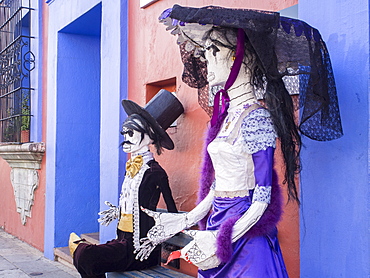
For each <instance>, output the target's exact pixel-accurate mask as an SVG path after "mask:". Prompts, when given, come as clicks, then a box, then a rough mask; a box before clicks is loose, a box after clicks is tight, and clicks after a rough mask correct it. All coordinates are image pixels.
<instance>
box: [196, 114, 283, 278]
mask: <svg viewBox="0 0 370 278" xmlns="http://www.w3.org/2000/svg"><path fill="white" fill-rule="evenodd" d="M241 117H242V119H240V118H241ZM230 119H231V120H230ZM225 127H226V128H225ZM229 127H230V130H227V129H228V128H229ZM235 130H237V132H235ZM275 139H276V135H275V132H274V128H273V125H272V122H271V119H270V115H269V113H268V111H267V110H265V109H257V110H254V111H252V112H251V113H249V114H248V115H247V116H245V114H243V108H240V107H239V108H235V109H234V111H233V110H231V111H229V115H228V118H226V119H225V121H224V124H223V126H222V127H221V130H220V132H219V133H218V135H217V137H216V138H215V140H214V141H213V142H211V143H210V144H209V146H208V152H209V154H210V157H211V159H212V163H213V167H214V169H215V183H214V186H213V188H212V189H213V190H215V192H221V193H222V194H225V195H226V197H225V196H223V195H222V194H221V196H222V197H215V198H214V201H213V208H212V213H211V215H210V216H209V218H208V221H207V227H206V228H207V230H220V229H221V226H222V224H223V223H225V222H227V221H229V220H230V219H235V220H234V221H236V219H238V218H239V217H241V216H242V215H243V214H244V213H245V212H246V211H247V210H248V209H249V208H250V206H251V205H252V203H253V202H254V201H259V202H260V203H264V202H265V203H266V204H268V203H270V199H271V187H272V183H273V182H272V175H273V154H274V148H275ZM257 188H259V189H257ZM230 192H231V193H230ZM235 192H238V193H237V194H235ZM227 194H231V195H230V196H227ZM216 196H220V194H217V195H216ZM269 209H271V208H269ZM266 211H267V210H266ZM266 211H265V213H266ZM262 217H263V216H262ZM261 221H263V220H262V218H261V219H260V220H259V222H261ZM259 222H257V224H261V223H259ZM257 224H255V226H257ZM252 229H253V228H252ZM220 234H221V233H220ZM218 248H222V246H220V243H218ZM198 277H204V278H205V277H220V278H221V277H222V278H225V277H253V278H264V277H266V278H274V277H276V278H278V277H279V278H281V277H288V274H287V271H286V268H285V264H284V260H283V257H282V253H281V250H280V246H279V242H278V239H277V229H276V228H275V227H274V226H273V228H272V229H270V230H269V231H268V232H264V233H263V234H261V233H260V234H258V233H253V232H252V231H248V232H247V233H245V234H244V235H243V236H242V237H241V238H240V239H239V240H237V241H236V242H234V243H232V254H231V257H230V258H229V259H228V260H227V262H226V263H222V264H221V265H219V266H218V267H216V268H212V269H208V270H199V274H198Z"/></svg>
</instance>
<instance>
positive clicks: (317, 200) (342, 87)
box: [299, 0, 370, 278]
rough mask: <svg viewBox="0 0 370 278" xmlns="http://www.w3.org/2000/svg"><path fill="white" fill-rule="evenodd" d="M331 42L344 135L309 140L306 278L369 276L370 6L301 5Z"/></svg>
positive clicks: (309, 0) (303, 1) (311, 1)
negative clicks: (326, 139)
mask: <svg viewBox="0 0 370 278" xmlns="http://www.w3.org/2000/svg"><path fill="white" fill-rule="evenodd" d="M299 18H300V19H302V20H304V21H306V22H307V23H309V24H310V25H312V26H314V27H316V28H317V29H318V30H319V31H320V32H321V34H322V36H323V38H324V40H325V41H326V42H327V46H328V49H329V53H330V56H331V60H332V65H333V69H334V74H335V78H336V84H337V90H338V98H339V106H340V111H341V116H342V123H343V128H344V133H345V135H344V137H342V138H341V139H338V140H336V141H333V142H314V141H312V140H309V139H305V140H304V144H305V148H304V149H303V151H302V161H303V172H302V174H301V189H302V218H301V277H307V278H311V277H335V278H337V277H351V278H356V277H359V278H360V277H361V278H362V277H369V276H370V254H369V252H370V248H369V204H370V197H369V166H368V161H369V145H368V142H369V132H368V130H369V98H368V95H369V2H368V1H365V0H357V1H334V0H327V1H322V0H300V1H299Z"/></svg>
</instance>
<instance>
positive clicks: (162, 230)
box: [135, 207, 187, 261]
mask: <svg viewBox="0 0 370 278" xmlns="http://www.w3.org/2000/svg"><path fill="white" fill-rule="evenodd" d="M141 210H142V211H144V212H145V213H146V214H147V215H149V216H150V217H153V218H154V221H155V225H154V226H153V227H152V228H151V229H150V230H149V231H148V234H147V237H145V238H142V239H141V240H140V242H141V245H140V247H139V248H137V249H136V250H135V253H136V254H137V255H136V259H137V260H138V259H140V260H141V261H142V260H145V259H147V258H148V257H149V255H150V253H151V252H152V251H153V250H154V248H155V247H156V246H157V245H158V244H160V243H162V242H164V241H166V240H167V239H169V238H171V237H173V236H174V235H176V234H177V233H178V232H180V231H182V230H183V229H184V228H185V227H186V224H185V222H186V215H187V214H186V213H166V212H156V211H152V210H148V209H145V208H143V207H142V208H141Z"/></svg>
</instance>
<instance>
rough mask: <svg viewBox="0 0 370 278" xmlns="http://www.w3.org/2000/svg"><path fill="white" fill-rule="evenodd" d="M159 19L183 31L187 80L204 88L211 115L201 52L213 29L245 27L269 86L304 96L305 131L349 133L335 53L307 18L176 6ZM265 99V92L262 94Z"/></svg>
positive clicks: (319, 135) (324, 137)
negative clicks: (340, 101)
mask: <svg viewBox="0 0 370 278" xmlns="http://www.w3.org/2000/svg"><path fill="white" fill-rule="evenodd" d="M159 20H160V21H161V22H163V23H164V24H165V25H167V30H171V33H172V34H174V35H178V44H179V46H180V53H181V58H182V62H183V64H184V71H183V75H182V79H183V81H184V82H185V83H186V84H187V85H189V86H190V87H193V88H198V92H199V103H200V105H201V106H202V108H203V109H204V110H205V111H206V112H207V113H208V114H209V115H211V114H212V109H211V107H210V106H212V104H210V103H209V97H208V82H207V65H206V61H205V60H204V58H203V57H202V55H201V51H202V48H203V47H204V42H205V41H204V38H203V36H202V34H205V32H207V31H208V30H209V29H210V28H212V27H218V28H236V29H240V28H242V29H243V30H244V32H245V34H246V36H247V38H248V40H249V42H250V44H251V46H252V47H253V49H254V51H255V53H256V55H257V57H258V59H259V60H260V64H261V67H260V70H261V71H262V72H263V75H264V78H265V88H267V90H269V91H271V92H273V91H274V90H279V89H280V88H279V86H277V85H276V84H280V83H279V82H280V81H282V82H283V83H284V86H285V89H286V90H287V92H288V93H289V94H291V95H299V108H300V109H301V110H300V120H299V128H300V130H301V132H302V134H304V135H305V136H307V137H309V138H311V139H314V140H318V141H329V140H333V139H336V138H339V137H341V136H342V135H343V132H342V125H341V120H340V114H339V107H338V100H337V92H336V87H335V81H334V76H333V70H332V67H331V62H330V57H329V53H328V50H327V48H326V45H325V42H324V41H323V40H322V38H321V35H320V33H319V31H318V30H317V29H315V28H313V27H311V26H310V25H308V24H307V23H305V22H303V21H301V20H297V19H293V18H287V17H282V16H280V14H279V13H276V12H268V11H257V10H248V9H229V8H222V7H215V6H207V7H203V8H192V7H182V6H179V5H174V6H173V7H172V8H170V9H167V10H165V11H164V12H163V13H162V14H161V16H160V17H159ZM262 98H263V94H262Z"/></svg>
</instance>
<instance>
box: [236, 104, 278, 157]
mask: <svg viewBox="0 0 370 278" xmlns="http://www.w3.org/2000/svg"><path fill="white" fill-rule="evenodd" d="M241 133H242V137H243V140H244V142H245V144H244V147H243V150H244V151H245V152H246V153H249V154H253V153H256V152H258V151H261V150H266V149H267V148H268V147H273V148H275V147H276V142H275V141H276V137H277V135H276V132H275V129H274V125H273V123H272V119H271V117H270V113H269V112H268V111H267V110H266V109H256V110H254V111H252V112H251V113H250V114H249V115H248V116H246V117H245V118H244V119H243V122H242V125H241Z"/></svg>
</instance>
